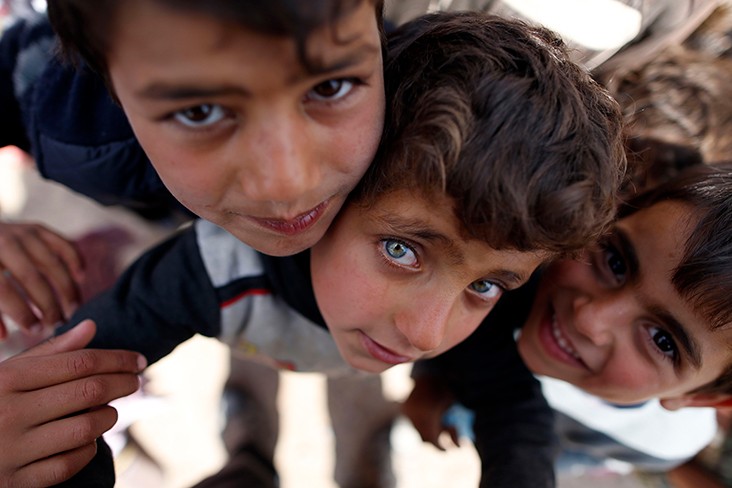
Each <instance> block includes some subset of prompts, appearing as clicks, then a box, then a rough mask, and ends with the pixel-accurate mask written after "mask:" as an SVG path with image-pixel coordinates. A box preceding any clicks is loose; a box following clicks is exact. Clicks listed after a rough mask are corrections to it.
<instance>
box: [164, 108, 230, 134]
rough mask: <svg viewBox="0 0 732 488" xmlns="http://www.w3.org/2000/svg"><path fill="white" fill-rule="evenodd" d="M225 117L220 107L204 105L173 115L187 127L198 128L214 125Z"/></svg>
mask: <svg viewBox="0 0 732 488" xmlns="http://www.w3.org/2000/svg"><path fill="white" fill-rule="evenodd" d="M225 115H226V113H225V111H224V109H223V108H222V107H221V106H220V105H215V104H210V103H204V104H201V105H195V106H193V107H188V108H186V109H183V110H179V111H177V112H176V113H175V114H173V117H174V118H175V120H177V121H178V122H180V123H181V124H183V125H185V126H186V127H192V128H198V127H208V126H210V125H213V124H215V123H217V122H219V121H220V120H222V119H223V118H224V116H225Z"/></svg>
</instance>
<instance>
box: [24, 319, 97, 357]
mask: <svg viewBox="0 0 732 488" xmlns="http://www.w3.org/2000/svg"><path fill="white" fill-rule="evenodd" d="M96 332H97V324H96V323H94V321H93V320H89V319H87V320H82V321H81V322H79V323H78V324H77V325H75V326H74V327H73V328H71V329H70V330H68V331H66V332H64V333H63V334H61V335H59V336H54V337H51V338H49V339H48V340H46V341H44V342H42V343H40V344H38V345H37V346H35V347H32V348H30V349H28V350H27V351H25V352H23V353H21V354H18V357H36V356H46V355H49V354H56V353H60V352H70V351H75V350H78V349H83V348H84V347H85V346H86V345H87V344H89V342H91V340H92V338H93V337H94V334H96Z"/></svg>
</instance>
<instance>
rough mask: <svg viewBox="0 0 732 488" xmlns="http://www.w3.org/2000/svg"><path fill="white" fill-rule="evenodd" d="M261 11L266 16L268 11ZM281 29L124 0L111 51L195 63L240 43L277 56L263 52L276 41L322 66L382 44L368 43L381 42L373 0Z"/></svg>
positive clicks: (242, 48)
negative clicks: (328, 18) (304, 27)
mask: <svg viewBox="0 0 732 488" xmlns="http://www.w3.org/2000/svg"><path fill="white" fill-rule="evenodd" d="M346 3H347V2H346ZM349 5H350V4H349ZM261 15H265V16H266V15H267V13H264V14H261ZM255 23H258V24H264V23H266V20H263V21H262V20H260V21H258V22H254V21H253V22H251V24H252V25H254V24H255ZM281 30H282V29H274V30H271V29H270V30H268V29H265V28H258V27H256V26H255V27H250V26H249V23H247V22H246V21H237V20H236V19H232V20H227V19H226V18H224V17H223V16H217V15H213V14H209V15H206V14H201V13H199V12H198V10H192V9H191V10H189V9H183V8H175V7H170V6H168V5H166V4H164V2H159V1H151V0H132V1H126V2H120V6H119V7H118V9H117V12H116V16H115V20H114V22H113V24H112V26H111V29H110V32H111V34H110V35H109V38H110V40H111V42H110V43H109V53H108V57H109V58H110V59H109V61H110V63H113V62H114V61H115V58H116V57H119V56H120V53H121V52H125V51H126V52H129V53H132V55H134V56H140V57H141V58H142V60H143V61H144V60H145V59H146V58H155V59H158V60H168V59H169V58H170V57H172V58H173V59H175V58H181V59H180V60H181V61H185V60H188V61H189V62H191V63H195V62H196V61H197V58H196V56H200V55H202V54H205V55H212V54H216V53H217V52H219V51H221V50H225V49H227V48H228V49H230V48H231V47H232V45H235V46H236V48H237V49H238V50H239V52H240V53H241V54H242V56H243V58H244V59H245V58H246V56H247V55H255V54H258V55H259V56H260V57H265V56H272V55H273V54H275V53H274V52H273V51H274V50H266V49H265V50H264V52H262V45H263V44H268V43H271V44H278V45H280V46H282V45H284V44H286V46H287V49H286V51H288V52H279V53H276V54H277V55H278V56H279V57H281V58H282V57H285V58H289V59H288V61H289V62H291V61H292V59H291V58H292V57H293V56H297V61H298V64H308V63H310V61H311V60H310V59H309V58H310V57H312V62H313V64H314V65H316V66H318V65H322V64H328V63H329V62H330V63H333V62H336V60H335V59H331V58H337V57H338V56H339V55H342V54H343V51H347V50H349V49H350V50H352V49H354V48H361V47H364V46H363V45H364V44H376V46H373V45H369V46H368V48H369V49H370V50H372V51H373V50H375V49H380V47H381V38H380V35H379V26H378V24H377V16H376V12H375V7H374V4H373V3H372V2H371V1H369V0H363V1H361V2H359V3H358V4H357V5H356V6H355V7H349V8H348V9H346V13H344V14H342V15H341V16H339V17H338V18H337V19H335V20H334V21H333V22H327V23H325V24H323V25H320V26H316V27H314V28H313V29H312V30H310V31H309V32H300V31H299V30H298V28H296V27H292V29H291V30H292V33H291V35H287V34H285V33H281V32H279V31H281ZM268 32H276V33H268ZM300 36H302V37H304V39H302V41H305V42H304V45H302V46H301V45H300V41H301V39H298V37H300ZM257 41H259V42H257ZM301 50H302V52H300V51H301ZM303 55H304V56H305V57H304V58H303V57H302V56H303Z"/></svg>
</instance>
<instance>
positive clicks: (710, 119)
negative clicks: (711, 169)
mask: <svg viewBox="0 0 732 488" xmlns="http://www.w3.org/2000/svg"><path fill="white" fill-rule="evenodd" d="M730 77H732V59H729V58H720V57H715V56H713V55H710V54H708V53H705V52H698V51H691V50H689V49H685V48H683V47H680V46H676V47H674V48H669V49H667V50H666V51H665V52H664V53H663V54H662V55H660V56H658V57H657V58H656V59H654V60H652V61H651V62H649V63H648V64H646V65H644V66H643V67H641V68H639V69H637V70H634V71H631V72H629V73H626V74H624V75H622V76H616V77H614V78H612V79H611V80H610V81H609V85H608V86H609V88H610V90H611V92H612V93H613V94H614V96H615V98H616V99H617V100H618V102H619V103H620V106H621V107H622V109H623V113H624V116H625V120H626V124H627V126H628V131H629V135H630V136H631V137H633V138H642V139H655V140H660V141H663V142H665V143H670V144H675V145H680V146H686V147H688V148H690V149H694V150H696V151H698V152H699V154H700V155H701V156H702V158H703V160H704V162H705V163H708V164H711V163H716V162H721V161H728V160H730V158H732V135H731V134H730V132H729V126H730V124H731V123H732V89H730V83H729V80H730Z"/></svg>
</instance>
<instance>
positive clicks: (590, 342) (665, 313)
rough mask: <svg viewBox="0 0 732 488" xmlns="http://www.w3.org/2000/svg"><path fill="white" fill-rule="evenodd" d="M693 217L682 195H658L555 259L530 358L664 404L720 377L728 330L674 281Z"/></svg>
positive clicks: (604, 391)
mask: <svg viewBox="0 0 732 488" xmlns="http://www.w3.org/2000/svg"><path fill="white" fill-rule="evenodd" d="M689 217H690V211H689V209H688V207H687V206H685V205H683V204H681V203H678V202H661V203H657V204H655V205H653V206H651V207H649V208H647V209H645V210H640V211H638V212H636V213H634V214H632V215H630V216H628V217H626V218H624V219H622V220H620V221H618V223H617V225H616V227H615V229H614V230H613V232H612V233H611V235H610V237H609V238H608V240H607V241H606V242H605V243H604V244H602V245H600V246H598V248H597V249H595V250H590V251H587V252H585V253H584V254H583V256H582V257H581V258H580V259H578V260H562V261H558V262H556V263H554V264H552V265H551V266H550V267H549V268H548V269H547V272H546V273H545V275H544V276H543V277H542V282H541V284H540V286H539V290H538V293H537V296H536V299H535V301H534V305H533V307H532V310H531V313H530V316H529V319H528V320H527V322H526V324H525V326H524V327H523V329H522V332H521V336H520V339H519V351H520V353H521V356H522V357H523V359H524V362H525V363H526V364H527V365H528V367H529V368H530V369H531V370H532V371H533V372H534V373H537V374H542V375H546V376H552V377H555V378H559V379H562V380H565V381H567V382H569V383H572V384H574V385H575V386H578V387H580V388H583V389H585V390H587V391H588V392H590V393H592V394H594V395H597V396H599V397H602V398H605V399H607V400H609V401H612V402H617V403H634V402H640V401H644V400H647V399H650V398H654V397H656V398H661V399H665V400H668V402H667V403H668V404H667V406H668V405H680V404H679V403H678V400H679V399H683V398H687V399H688V398H689V396H688V395H687V396H685V395H684V393H685V392H689V391H691V390H693V389H694V388H697V387H699V386H702V385H704V384H706V383H708V382H710V381H712V380H714V379H715V378H717V377H718V376H719V375H720V374H721V373H722V371H723V370H724V368H725V367H726V366H727V364H728V363H729V361H730V353H729V344H730V343H731V340H732V331H729V330H721V331H716V332H711V331H709V324H708V322H707V321H706V320H704V318H703V317H701V316H700V315H699V314H697V313H696V312H695V311H694V308H693V307H692V306H691V305H690V303H689V302H688V301H686V300H685V299H684V298H682V297H681V296H680V295H679V294H678V293H677V292H676V289H675V288H674V287H673V285H672V283H671V273H672V272H673V270H674V268H675V267H676V266H677V265H678V264H679V261H680V258H681V254H682V252H683V248H684V243H685V241H686V238H687V237H688V233H689ZM671 399H673V400H674V401H673V402H672V401H670V400H671ZM664 404H665V405H666V403H664Z"/></svg>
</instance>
